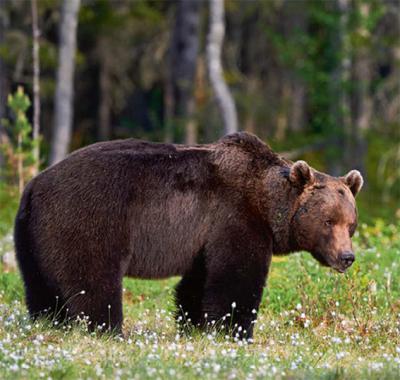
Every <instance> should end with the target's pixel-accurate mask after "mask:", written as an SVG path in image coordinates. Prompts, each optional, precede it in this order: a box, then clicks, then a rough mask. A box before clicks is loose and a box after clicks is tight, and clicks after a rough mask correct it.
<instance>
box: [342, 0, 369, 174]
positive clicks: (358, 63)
mask: <svg viewBox="0 0 400 380" xmlns="http://www.w3.org/2000/svg"><path fill="white" fill-rule="evenodd" d="M360 10H361V13H360V16H359V17H361V20H360V24H364V23H363V22H361V21H362V19H365V18H367V17H368V14H369V5H368V4H362V5H361V9H360ZM356 33H357V34H358V35H360V36H365V35H367V34H368V33H369V31H368V30H367V29H366V28H365V27H363V26H361V25H360V26H359V27H358V29H357V30H356ZM352 50H353V51H354V56H353V60H352V70H351V74H352V84H353V91H352V101H351V109H352V110H351V111H352V112H351V115H352V128H351V136H350V149H349V150H348V157H347V165H348V167H350V165H351V166H352V168H355V169H358V170H360V171H361V172H362V173H363V174H364V176H365V175H366V171H365V167H364V156H365V153H366V141H365V139H364V137H363V133H365V131H366V130H368V129H369V127H370V120H371V114H372V99H371V97H370V94H369V86H370V82H371V63H370V59H369V57H370V51H369V49H368V47H367V46H365V44H364V45H362V46H359V47H354V48H353V49H352Z"/></svg>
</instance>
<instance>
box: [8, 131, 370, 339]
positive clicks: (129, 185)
mask: <svg viewBox="0 0 400 380" xmlns="http://www.w3.org/2000/svg"><path fill="white" fill-rule="evenodd" d="M360 178H361V176H360V175H359V173H358V174H357V173H355V172H351V173H349V175H348V176H347V177H344V178H340V179H338V178H333V177H330V176H328V175H326V174H322V173H318V172H316V171H314V170H313V169H311V168H310V167H309V166H308V165H307V164H306V163H304V162H297V163H295V164H292V163H291V162H288V161H285V160H283V159H281V158H280V157H279V156H278V155H277V154H275V153H274V152H272V151H271V149H270V148H269V147H268V146H267V145H265V144H264V143H263V142H262V141H260V140H259V139H258V138H257V137H255V136H253V135H250V134H247V133H237V134H233V135H230V136H226V137H225V138H223V139H221V140H220V141H218V142H217V143H214V144H209V145H198V146H184V145H169V144H155V143H149V142H144V141H139V140H133V139H130V140H123V141H111V142H104V143H98V144H94V145H91V146H89V147H86V148H83V149H81V150H78V151H76V152H74V153H73V154H71V155H70V156H69V157H67V158H66V159H65V160H64V161H62V162H60V163H59V164H57V165H55V166H53V167H50V168H49V169H47V170H45V171H44V172H42V173H41V174H40V175H38V176H37V177H36V178H34V179H33V180H32V181H31V182H30V183H29V184H28V186H27V188H26V190H25V192H24V195H23V197H22V200H21V205H20V210H19V213H18V215H17V218H16V228H15V242H16V249H17V257H18V260H19V264H20V268H21V271H22V274H23V277H24V281H25V287H26V293H27V304H28V308H29V310H30V313H31V315H33V316H35V315H37V314H40V313H42V312H43V311H44V310H45V309H46V310H47V309H50V310H53V311H54V309H55V308H56V304H55V302H54V299H55V297H58V298H57V303H60V304H61V303H65V304H66V306H67V308H68V313H67V314H68V315H69V316H76V315H79V314H80V313H81V312H82V313H84V314H86V315H88V316H89V317H90V319H91V320H92V321H93V324H94V325H98V324H106V325H109V326H110V327H111V328H114V329H117V330H119V329H120V328H121V324H122V304H121V302H122V301H121V293H122V292H121V281H122V277H123V276H125V275H127V276H133V277H138V278H163V277H169V276H175V275H182V276H183V278H182V281H181V283H180V284H179V285H178V287H177V304H178V305H177V306H178V308H179V309H182V310H184V312H188V313H189V315H190V318H191V321H192V322H193V323H194V324H196V325H200V326H203V325H204V324H205V323H207V321H210V320H213V319H214V320H219V319H221V318H222V317H223V316H224V315H225V314H226V313H229V312H230V311H231V304H232V302H236V303H237V305H238V306H237V310H236V311H235V317H234V319H233V320H234V322H235V323H236V324H237V325H236V327H235V325H234V326H226V327H227V328H229V330H230V331H233V332H234V333H235V334H239V336H240V337H251V334H252V326H253V325H252V323H251V321H252V319H253V318H254V317H255V316H254V314H252V310H253V309H258V305H259V302H260V299H261V293H262V288H263V286H264V283H265V278H266V275H267V271H268V267H269V263H270V260H271V255H272V253H276V254H283V253H289V252H293V251H297V250H301V249H307V250H309V251H310V252H311V253H312V254H313V255H314V256H315V257H316V258H317V259H318V260H320V261H321V262H322V263H323V264H327V265H330V266H332V267H335V268H336V269H338V270H340V271H341V270H343V267H342V266H341V264H340V260H341V256H340V255H341V254H342V253H343V252H345V251H346V252H347V251H350V250H351V241H350V235H351V233H352V232H353V230H354V228H355V224H356V211H355V202H354V198H353V194H352V191H353V193H354V194H356V193H357V191H358V190H359V189H360V187H361V185H362V179H361V180H360ZM360 184H361V185H360ZM328 219H329V220H330V221H332V225H330V226H329V227H328V226H327V225H326V222H327V221H328ZM324 226H325V227H326V228H325V227H324ZM349 229H350V232H349ZM83 290H84V291H85V294H80V292H81V291H83ZM40 294H42V295H40ZM204 314H207V317H205V316H204ZM239 325H240V326H242V327H243V330H241V331H240V332H239V330H240V329H239V330H238V326H239ZM243 331H245V332H243Z"/></svg>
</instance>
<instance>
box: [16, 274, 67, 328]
mask: <svg viewBox="0 0 400 380" xmlns="http://www.w3.org/2000/svg"><path fill="white" fill-rule="evenodd" d="M23 277H24V283H25V293H26V304H27V307H28V311H29V315H30V316H31V318H33V319H36V318H38V317H45V318H48V319H49V320H54V321H57V322H64V321H65V320H66V317H67V316H66V310H65V302H64V300H63V298H62V297H61V295H60V293H59V292H57V290H56V288H55V287H53V286H51V285H49V283H48V282H47V281H46V280H45V279H44V278H43V277H42V275H41V274H40V272H35V273H31V274H29V275H27V274H24V275H23Z"/></svg>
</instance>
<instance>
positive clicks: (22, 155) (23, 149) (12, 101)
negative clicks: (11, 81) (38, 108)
mask: <svg viewBox="0 0 400 380" xmlns="http://www.w3.org/2000/svg"><path fill="white" fill-rule="evenodd" d="M7 104H8V106H9V107H10V109H11V111H12V113H13V119H12V120H5V119H3V120H2V123H3V125H4V126H5V128H6V129H7V130H8V132H9V136H10V141H9V142H6V143H3V144H2V146H1V149H2V151H3V154H4V156H5V158H6V160H7V164H6V165H5V167H4V168H1V169H3V170H4V169H5V170H4V171H5V172H4V173H3V176H5V177H8V178H9V179H10V180H11V183H12V182H14V181H17V182H18V184H19V189H20V192H21V191H22V189H23V186H24V184H25V183H26V181H27V180H29V179H30V178H31V176H32V170H33V167H34V166H35V165H36V162H35V158H34V153H33V152H34V148H35V147H36V146H37V144H39V140H35V139H33V138H32V126H31V124H30V122H29V120H28V118H27V116H26V112H27V111H28V109H29V107H30V106H31V102H30V100H29V97H28V96H27V95H26V94H25V92H24V89H23V87H21V86H19V87H18V89H17V91H16V92H15V93H14V94H10V95H9V96H8V99H7Z"/></svg>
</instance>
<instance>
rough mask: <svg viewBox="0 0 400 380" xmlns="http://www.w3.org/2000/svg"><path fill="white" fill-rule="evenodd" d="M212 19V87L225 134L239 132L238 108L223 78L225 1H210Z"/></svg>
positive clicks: (209, 53) (209, 38)
mask: <svg viewBox="0 0 400 380" xmlns="http://www.w3.org/2000/svg"><path fill="white" fill-rule="evenodd" d="M209 3H210V16H209V17H210V19H209V31H208V36H207V67H208V75H209V77H210V81H211V86H212V88H213V90H214V93H215V97H216V101H217V104H218V107H219V110H220V113H221V116H222V119H223V124H224V133H225V134H228V133H233V132H236V131H237V130H238V119H237V112H236V106H235V103H234V101H233V98H232V95H231V93H230V91H229V88H228V86H227V84H226V82H225V80H224V77H223V70H222V63H221V52H222V43H223V40H224V34H225V20H224V1H223V0H209Z"/></svg>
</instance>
